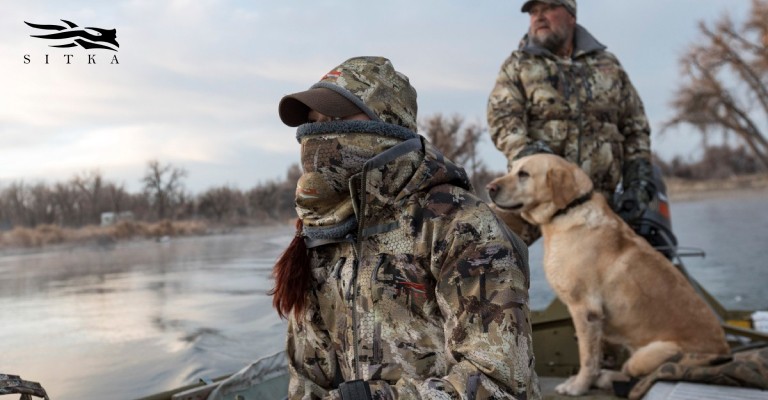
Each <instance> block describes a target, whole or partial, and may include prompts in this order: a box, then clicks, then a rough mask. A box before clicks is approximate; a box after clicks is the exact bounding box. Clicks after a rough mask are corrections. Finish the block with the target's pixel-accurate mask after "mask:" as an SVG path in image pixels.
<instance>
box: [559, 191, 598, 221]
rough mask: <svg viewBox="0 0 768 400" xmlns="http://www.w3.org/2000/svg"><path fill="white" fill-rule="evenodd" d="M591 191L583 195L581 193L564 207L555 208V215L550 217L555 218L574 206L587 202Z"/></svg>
mask: <svg viewBox="0 0 768 400" xmlns="http://www.w3.org/2000/svg"><path fill="white" fill-rule="evenodd" d="M592 193H594V191H593V190H590V191H589V192H588V193H586V194H584V195H582V196H580V197H577V198H576V199H575V200H574V201H572V202H570V203H568V205H567V206H565V208H561V209H559V210H557V212H556V213H555V215H553V216H552V219H554V218H557V217H559V216H561V215H563V214H565V213H567V212H568V211H570V210H571V209H572V208H574V207H578V206H580V205H582V204H584V203H586V202H588V201H589V199H591V198H592Z"/></svg>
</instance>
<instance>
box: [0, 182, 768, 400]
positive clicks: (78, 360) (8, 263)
mask: <svg viewBox="0 0 768 400" xmlns="http://www.w3.org/2000/svg"><path fill="white" fill-rule="evenodd" d="M766 208H768V196H766V195H765V193H762V194H760V195H753V196H748V197H745V198H742V199H739V200H725V199H715V200H706V201H698V202H686V203H675V204H673V205H672V214H673V226H674V229H675V232H676V234H677V236H678V239H679V242H680V243H681V245H685V246H696V247H701V248H702V249H704V250H705V251H706V253H707V256H706V258H704V259H693V258H690V259H685V263H686V266H687V267H688V270H689V272H690V273H691V275H693V276H694V277H695V278H696V279H697V280H699V281H700V282H701V283H702V284H703V285H704V287H706V288H707V289H708V290H709V291H710V292H712V293H713V294H714V295H715V296H716V297H717V298H718V299H719V300H720V301H721V302H722V303H723V304H724V305H725V306H726V307H728V308H741V309H752V308H761V309H768V285H766V283H768V268H766V265H765V260H766V259H768V246H766V242H767V241H768V240H767V239H768V213H766V212H765V211H764V210H765V209H766ZM291 234H292V229H291V228H290V227H288V226H286V227H281V228H269V229H260V230H254V231H251V232H248V233H247V234H242V235H224V236H212V237H199V238H183V239H174V240H171V241H169V242H164V243H156V242H133V243H118V244H112V245H109V246H106V247H98V246H96V247H78V248H72V249H57V250H49V251H45V252H42V253H39V252H35V253H29V252H27V253H16V254H7V253H6V254H2V255H0V321H2V329H0V354H2V356H0V372H3V373H12V374H17V375H21V376H22V377H23V378H25V379H28V380H33V381H39V382H41V383H42V384H43V385H44V387H45V388H46V389H47V390H48V391H49V393H50V395H51V396H52V398H55V399H65V400H66V399H86V400H87V399H113V398H121V399H123V398H125V399H130V398H136V397H140V396H144V395H148V394H151V393H155V392H160V391H163V390H167V389H169V388H172V387H176V386H180V385H183V384H187V383H192V382H195V381H196V380H197V379H198V378H200V377H218V376H221V375H224V374H226V373H229V372H234V371H236V370H238V369H240V368H242V367H243V366H245V365H247V364H248V363H250V362H251V361H253V360H254V359H255V358H257V357H259V356H262V355H267V354H271V353H273V352H274V351H277V350H279V349H282V347H283V338H284V331H285V323H284V322H283V321H280V320H279V318H277V316H276V315H275V313H274V311H273V310H272V307H271V299H270V298H269V297H268V296H266V295H265V293H266V291H267V290H268V289H269V288H270V284H271V282H270V280H269V274H270V272H271V267H272V264H273V262H274V260H275V259H276V257H277V256H278V254H279V252H280V251H281V250H282V249H283V247H284V246H285V245H286V244H287V243H288V242H289V240H290V235H291ZM531 272H532V284H531V285H532V287H531V305H532V307H533V308H535V309H540V308H543V307H544V306H546V305H547V304H549V301H551V299H552V298H553V295H552V292H551V290H550V289H549V287H548V285H547V283H546V281H545V280H544V274H543V271H542V269H541V244H540V242H539V243H537V244H536V245H534V246H533V247H532V249H531Z"/></svg>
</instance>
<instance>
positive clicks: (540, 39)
mask: <svg viewBox="0 0 768 400" xmlns="http://www.w3.org/2000/svg"><path fill="white" fill-rule="evenodd" d="M522 12H527V13H528V14H529V15H530V28H529V30H528V34H527V35H526V36H525V37H524V38H523V40H522V42H521V43H520V48H519V49H518V50H516V51H513V52H512V54H511V55H510V56H509V58H507V59H506V61H504V64H503V65H502V67H501V71H500V72H499V76H498V78H497V79H496V85H495V86H494V88H493V91H492V92H491V95H490V98H489V99H488V125H489V127H490V132H491V138H492V139H493V142H494V144H495V145H496V147H497V148H498V149H499V150H500V151H502V152H503V153H504V154H505V155H506V156H507V159H508V160H509V163H510V164H511V163H512V161H514V160H516V159H518V158H521V157H524V156H527V155H531V154H534V153H541V152H545V153H554V154H557V155H559V156H562V157H564V158H565V159H567V160H569V161H571V162H574V163H576V164H578V165H579V166H581V168H582V169H583V170H584V171H586V172H587V174H588V175H589V176H590V177H591V178H592V181H593V182H594V184H595V190H596V191H598V192H600V193H603V194H604V195H605V196H606V198H607V199H608V200H609V201H611V200H612V199H613V193H614V191H615V190H616V186H617V185H618V184H619V182H620V181H621V180H622V178H623V187H624V192H623V194H622V195H621V197H620V199H618V201H617V202H616V205H615V208H616V210H617V212H618V213H619V215H621V216H622V218H624V220H625V221H628V222H629V221H632V220H634V219H636V218H637V217H639V216H640V215H642V213H643V211H644V210H645V209H646V208H647V205H648V203H649V202H650V200H651V199H652V197H653V193H654V191H655V188H654V185H653V181H652V169H651V163H650V157H651V156H650V128H649V126H648V120H647V118H646V116H645V111H644V109H643V103H642V101H641V100H640V97H639V96H638V94H637V92H636V91H635V88H634V87H633V86H632V83H631V82H630V81H629V77H628V76H627V73H626V71H624V69H623V68H622V67H621V65H620V64H619V61H618V60H617V59H616V56H614V55H613V54H611V53H610V52H608V51H606V50H605V46H604V45H602V44H601V43H600V42H598V41H597V40H596V39H595V38H594V37H593V36H592V35H591V34H590V33H589V32H587V30H586V29H584V28H583V27H582V26H581V25H579V24H577V23H576V0H529V1H526V2H525V3H524V4H523V7H522ZM502 217H504V218H505V220H506V222H507V223H508V224H509V225H510V226H511V227H512V228H513V229H516V230H518V231H519V232H518V233H519V234H520V235H521V236H522V238H523V239H524V240H525V241H526V243H529V244H530V243H532V242H533V241H535V240H536V239H537V238H538V237H539V236H540V233H538V230H537V229H535V228H534V227H532V226H528V225H527V224H526V223H523V222H522V221H521V220H520V219H519V217H518V216H515V215H502ZM510 218H512V219H517V220H518V221H517V222H510Z"/></svg>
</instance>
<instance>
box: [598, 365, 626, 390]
mask: <svg viewBox="0 0 768 400" xmlns="http://www.w3.org/2000/svg"><path fill="white" fill-rule="evenodd" d="M628 380H629V377H628V376H627V375H624V374H622V373H621V372H619V371H612V370H609V369H602V370H600V375H599V376H598V377H597V380H596V381H595V386H597V387H598V388H600V389H607V390H613V381H628Z"/></svg>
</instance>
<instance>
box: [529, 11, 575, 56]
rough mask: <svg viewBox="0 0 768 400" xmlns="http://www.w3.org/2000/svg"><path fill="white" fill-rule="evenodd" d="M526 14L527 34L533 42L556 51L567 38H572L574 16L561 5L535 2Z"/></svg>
mask: <svg viewBox="0 0 768 400" xmlns="http://www.w3.org/2000/svg"><path fill="white" fill-rule="evenodd" d="M528 15H530V17H531V27H530V30H529V31H528V34H529V36H530V38H531V40H532V41H533V43H534V44H536V45H538V46H541V47H544V48H545V49H547V50H549V51H551V52H553V53H558V51H559V50H560V49H561V48H562V47H563V46H564V45H565V44H566V43H567V41H569V40H573V30H574V28H575V26H576V18H574V17H573V15H571V13H569V12H568V10H566V9H565V7H563V6H558V5H552V4H546V3H535V4H534V5H533V6H532V7H531V8H530V10H528Z"/></svg>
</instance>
